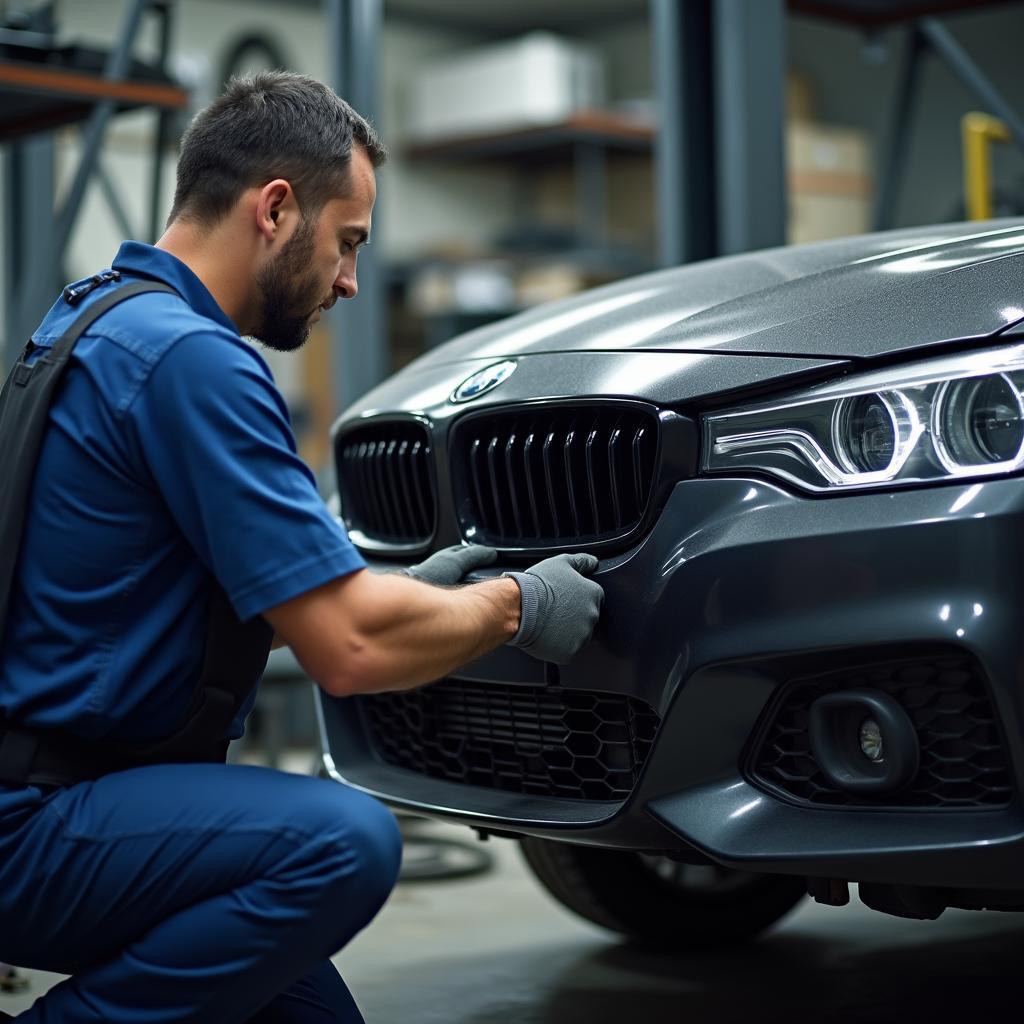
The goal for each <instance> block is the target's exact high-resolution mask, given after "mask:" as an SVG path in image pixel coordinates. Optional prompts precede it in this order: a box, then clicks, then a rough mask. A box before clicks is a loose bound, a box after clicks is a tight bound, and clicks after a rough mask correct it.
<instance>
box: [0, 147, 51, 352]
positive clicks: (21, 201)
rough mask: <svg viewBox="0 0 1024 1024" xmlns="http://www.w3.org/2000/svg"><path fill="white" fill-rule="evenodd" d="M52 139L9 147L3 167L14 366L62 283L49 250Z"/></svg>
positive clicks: (7, 319)
mask: <svg viewBox="0 0 1024 1024" xmlns="http://www.w3.org/2000/svg"><path fill="white" fill-rule="evenodd" d="M54 178H55V174H54V143H53V135H52V134H45V135H35V136H32V137H30V138H27V139H24V140H22V141H20V142H17V143H14V144H11V145H9V146H8V147H7V153H6V155H5V162H4V196H3V200H4V207H3V229H2V230H3V241H4V265H5V266H4V278H5V280H4V295H5V298H6V304H5V309H4V313H5V316H4V333H5V336H6V337H5V341H6V345H5V346H4V348H5V349H6V351H5V352H4V357H5V359H6V362H7V364H8V365H10V364H13V362H14V360H15V358H16V357H17V355H18V353H19V352H20V351H21V349H22V347H23V346H24V344H25V342H26V341H28V338H29V335H30V334H31V333H32V331H33V330H34V329H35V327H36V325H37V324H38V322H39V319H40V317H41V316H42V315H43V313H44V312H45V311H46V307H47V305H48V304H49V303H50V302H52V301H53V297H54V295H55V294H56V292H57V290H58V289H59V288H60V286H61V284H62V283H63V282H62V281H61V280H60V262H59V260H58V259H57V258H56V255H55V250H54V248H53V236H52V230H53V196H54V191H55V181H54Z"/></svg>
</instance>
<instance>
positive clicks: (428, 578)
mask: <svg viewBox="0 0 1024 1024" xmlns="http://www.w3.org/2000/svg"><path fill="white" fill-rule="evenodd" d="M497 557H498V552H497V551H495V550H494V548H486V547H484V546H483V545H482V544H469V545H466V544H456V545H455V546H454V547H450V548H444V549H443V550H441V551H438V552H437V553H436V554H433V555H431V556H430V557H429V558H427V559H425V560H424V561H422V562H420V563H419V565H412V566H410V567H409V568H408V569H402V570H401V572H402V573H403V575H405V576H411V577H412V578H413V579H414V580H422V581H423V582H424V583H433V584H434V586H436V587H453V586H455V584H456V583H458V582H459V581H460V580H461V579H462V577H463V576H465V575H466V573H467V572H470V571H471V570H473V569H479V568H480V566H481V565H490V564H491V562H493V561H494V560H495V559H496V558H497Z"/></svg>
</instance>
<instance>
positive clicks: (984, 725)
mask: <svg viewBox="0 0 1024 1024" xmlns="http://www.w3.org/2000/svg"><path fill="white" fill-rule="evenodd" d="M858 687H869V688H871V689H877V690H882V691H884V692H885V693H888V694H889V695H890V696H892V697H893V698H895V699H896V700H897V701H898V702H899V703H900V704H901V705H902V706H903V708H904V710H905V711H906V712H907V714H908V715H909V716H910V719H911V721H912V722H913V723H914V728H915V730H916V731H917V737H918V742H919V744H920V748H921V764H920V768H919V770H918V773H917V775H916V777H915V778H914V780H913V782H912V783H911V784H910V785H909V786H908V787H907V788H906V789H904V790H903V791H902V792H898V793H893V794H878V795H872V796H870V797H869V796H861V795H854V794H851V793H846V792H843V791H841V790H838V789H836V788H835V787H834V786H833V785H832V784H831V783H830V782H829V781H828V779H826V778H825V776H824V775H823V774H822V773H821V771H820V769H819V767H818V764H817V762H816V761H815V759H814V754H813V752H812V750H811V744H810V739H809V736H808V725H807V720H808V709H809V708H810V706H811V704H812V703H813V702H814V701H815V700H816V699H817V698H818V697H820V696H821V695H822V694H825V693H832V692H834V691H835V690H845V689H853V688H858ZM769 714H770V715H771V716H772V720H771V722H770V724H769V727H768V729H767V731H766V732H765V733H764V739H763V740H762V742H761V744H760V746H759V747H758V749H757V750H756V751H755V753H754V757H753V759H752V761H751V763H752V764H753V766H754V767H753V771H752V775H753V778H754V781H756V782H761V783H763V784H766V785H768V786H769V787H770V788H773V789H780V790H783V791H784V792H786V793H788V794H790V795H791V796H793V797H796V798H798V799H800V800H806V801H808V802H810V803H814V804H831V805H835V806H862V807H879V806H889V807H914V808H949V809H953V810H956V809H962V808H973V807H980V808H985V807H1000V806H1005V805H1006V804H1008V803H1009V802H1010V799H1011V797H1012V795H1013V788H1012V783H1011V780H1010V769H1009V764H1008V760H1007V756H1006V752H1005V750H1004V748H1003V743H1002V739H1001V737H1000V731H999V726H998V723H997V720H996V715H995V710H994V709H993V707H992V703H991V701H990V699H989V697H988V694H987V691H986V687H985V684H984V680H983V677H982V674H981V670H980V668H979V667H978V665H977V664H976V663H975V662H974V660H973V659H971V658H968V657H958V656H939V657H932V658H927V659H920V660H913V661H902V662H890V663H887V664H876V665H871V666H866V667H862V668H857V669H844V670H842V671H839V672H833V673H829V674H828V675H823V676H819V677H817V678H815V679H808V680H805V681H794V682H793V683H790V684H789V685H788V686H787V688H786V690H785V691H784V692H783V694H782V699H781V700H780V701H777V702H776V703H775V705H774V710H773V711H769Z"/></svg>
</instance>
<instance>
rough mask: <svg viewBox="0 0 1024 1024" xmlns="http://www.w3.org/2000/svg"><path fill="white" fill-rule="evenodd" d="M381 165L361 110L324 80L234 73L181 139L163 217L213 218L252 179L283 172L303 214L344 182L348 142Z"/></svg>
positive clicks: (381, 153) (381, 152)
mask: <svg viewBox="0 0 1024 1024" xmlns="http://www.w3.org/2000/svg"><path fill="white" fill-rule="evenodd" d="M353 142H357V143H359V144H361V145H362V146H363V147H364V148H365V149H366V153H367V156H369V158H370V162H371V163H372V164H373V166H374V167H379V166H380V165H381V164H382V163H383V162H384V161H385V160H386V159H387V155H388V154H387V149H385V147H384V144H383V143H382V142H381V140H380V138H379V136H378V135H377V132H376V131H375V130H374V128H373V126H372V125H371V124H370V122H369V121H367V120H366V118H365V117H362V116H361V115H360V114H358V113H356V111H355V110H353V109H352V107H351V106H349V104H348V103H346V102H345V101H344V100H343V99H342V98H341V97H340V96H338V95H337V94H335V93H334V92H333V91H332V90H331V89H328V88H327V86H326V85H324V84H323V83H322V82H318V81H317V80H316V79H314V78H309V77H308V76H306V75H298V74H295V73H294V72H291V71H260V72H258V73H256V74H252V75H244V76H242V77H236V78H232V79H231V80H230V81H229V82H228V83H227V85H226V86H225V87H224V92H223V93H221V95H220V96H218V97H217V99H215V100H214V101H213V102H212V103H211V104H210V105H209V106H208V107H206V108H205V109H203V110H201V111H199V113H198V114H196V116H195V117H194V118H193V119H192V123H191V124H190V125H189V126H188V128H187V129H186V131H185V134H184V136H183V137H182V140H181V156H180V157H179V160H178V182H177V187H176V188H175V192H174V205H173V206H172V207H171V214H170V216H169V217H168V219H167V222H168V223H170V222H171V221H173V220H176V219H177V218H179V217H181V218H185V219H189V220H195V221H199V222H201V223H207V224H214V223H216V222H217V221H219V220H220V219H221V218H223V217H224V216H226V215H227V213H228V211H229V210H230V209H231V207H232V206H234V204H235V203H236V202H237V201H238V198H239V196H240V195H241V194H242V193H243V192H244V191H245V190H246V189H247V188H252V187H253V186H257V185H262V184H265V183H266V182H268V181H273V180H274V178H284V179H285V180H286V181H287V182H289V183H290V184H291V186H292V189H293V190H294V191H295V198H296V200H297V201H298V203H299V206H300V207H301V208H302V213H303V216H306V217H308V216H311V215H313V214H316V213H318V212H319V211H320V210H321V209H322V207H323V205H324V203H326V202H327V201H328V200H329V199H332V198H334V197H336V196H339V195H344V194H345V193H346V190H347V187H348V179H349V172H350V164H351V160H352V144H353Z"/></svg>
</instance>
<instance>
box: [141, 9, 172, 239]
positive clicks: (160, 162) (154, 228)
mask: <svg viewBox="0 0 1024 1024" xmlns="http://www.w3.org/2000/svg"><path fill="white" fill-rule="evenodd" d="M152 6H153V10H154V11H155V12H156V13H157V14H158V15H159V18H160V42H159V54H160V70H161V71H163V72H164V73H165V74H166V72H167V57H168V54H169V53H170V50H171V6H172V5H171V4H170V2H169V0H152ZM170 127H171V114H170V113H169V112H168V111H167V110H166V109H165V108H163V107H161V108H160V111H159V112H158V114H157V117H156V129H155V132H154V136H153V173H152V178H151V179H150V186H149V190H150V191H149V231H148V238H147V240H148V241H149V242H155V241H156V240H157V239H158V238H159V237H160V235H161V234H162V233H163V230H162V228H163V213H164V211H163V206H162V203H163V191H164V188H163V183H164V147H165V146H166V145H167V142H168V136H169V135H170Z"/></svg>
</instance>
